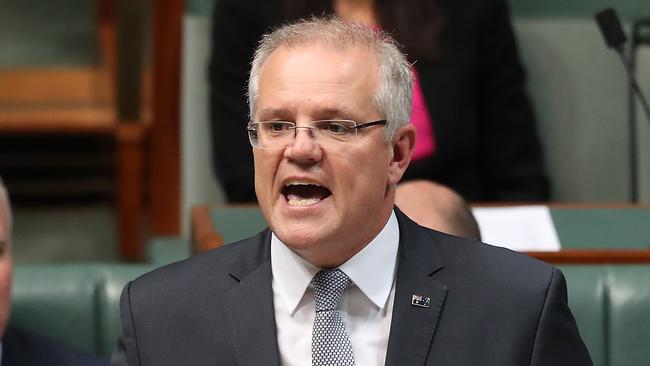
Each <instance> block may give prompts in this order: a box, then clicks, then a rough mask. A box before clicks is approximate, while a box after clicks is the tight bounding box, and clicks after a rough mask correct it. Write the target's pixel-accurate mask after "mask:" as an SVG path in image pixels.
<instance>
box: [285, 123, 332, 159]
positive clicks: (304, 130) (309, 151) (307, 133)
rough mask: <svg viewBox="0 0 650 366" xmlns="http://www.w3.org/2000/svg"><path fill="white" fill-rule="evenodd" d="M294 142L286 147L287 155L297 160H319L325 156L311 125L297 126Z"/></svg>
mask: <svg viewBox="0 0 650 366" xmlns="http://www.w3.org/2000/svg"><path fill="white" fill-rule="evenodd" d="M295 134H296V135H295V137H294V139H293V142H292V143H291V144H290V145H289V146H287V148H286V149H285V156H286V157H287V158H289V159H291V160H294V161H297V162H317V161H320V159H321V158H322V156H323V151H322V149H321V147H320V146H319V145H318V143H317V142H316V136H315V135H314V131H313V130H311V129H310V128H309V127H300V126H298V127H296V130H295Z"/></svg>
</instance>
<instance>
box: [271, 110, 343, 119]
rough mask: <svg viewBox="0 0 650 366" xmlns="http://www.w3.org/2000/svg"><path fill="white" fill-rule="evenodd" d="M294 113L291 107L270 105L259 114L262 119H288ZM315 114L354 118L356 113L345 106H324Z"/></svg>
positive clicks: (318, 116) (323, 116)
mask: <svg viewBox="0 0 650 366" xmlns="http://www.w3.org/2000/svg"><path fill="white" fill-rule="evenodd" d="M293 113H294V111H293V110H292V109H289V108H273V107H268V108H264V109H262V110H261V111H260V113H259V114H258V115H259V116H260V120H268V119H269V118H280V119H284V120H288V119H289V118H287V117H289V116H291V115H293ZM313 115H314V118H315V119H328V118H336V119H353V120H354V113H352V112H351V111H349V110H347V109H345V108H322V109H318V110H316V111H315V112H314V113H313Z"/></svg>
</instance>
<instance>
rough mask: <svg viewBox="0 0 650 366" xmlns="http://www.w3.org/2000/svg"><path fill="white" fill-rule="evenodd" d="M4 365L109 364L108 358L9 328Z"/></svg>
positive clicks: (6, 335) (4, 341)
mask: <svg viewBox="0 0 650 366" xmlns="http://www.w3.org/2000/svg"><path fill="white" fill-rule="evenodd" d="M1 365H2V366H108V360H106V359H101V358H98V357H95V356H91V355H86V354H82V353H79V352H77V351H74V350H72V349H70V348H68V347H66V346H65V345H63V344H61V343H59V342H56V341H54V340H51V339H48V338H45V337H41V336H39V335H36V334H31V333H27V332H24V331H21V330H18V329H16V328H11V327H9V328H7V331H6V332H5V335H4V336H3V337H2V363H1Z"/></svg>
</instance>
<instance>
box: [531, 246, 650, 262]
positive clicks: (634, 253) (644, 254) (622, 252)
mask: <svg viewBox="0 0 650 366" xmlns="http://www.w3.org/2000/svg"><path fill="white" fill-rule="evenodd" d="M526 254H528V255H530V256H531V257H533V258H537V259H539V260H542V261H544V262H548V263H552V264H632V263H650V250H647V249H629V250H626V249H616V250H614V249H603V250H591V249H563V250H560V251H558V252H526Z"/></svg>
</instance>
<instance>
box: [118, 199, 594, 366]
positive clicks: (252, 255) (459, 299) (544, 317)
mask: <svg viewBox="0 0 650 366" xmlns="http://www.w3.org/2000/svg"><path fill="white" fill-rule="evenodd" d="M398 222H399V229H400V243H399V254H398V267H397V281H396V290H395V304H394V307H393V318H392V325H391V331H390V338H389V342H388V353H387V356H386V357H387V359H386V365H391V366H402V365H408V366H415V365H436V366H446V365H472V366H476V365H495V366H497V365H498V366H508V365H512V366H522V365H553V366H562V365H566V366H582V365H591V360H590V358H589V354H588V352H587V349H586V348H585V345H584V344H583V342H582V340H581V338H580V335H579V333H578V329H577V327H576V324H575V322H574V319H573V316H572V315H571V312H570V311H569V308H568V306H567V295H566V285H565V281H564V278H563V276H562V273H561V272H560V271H559V270H557V269H555V268H553V267H551V266H549V265H547V264H544V263H542V262H539V261H536V260H533V259H531V258H529V257H526V256H524V255H520V254H517V253H513V252H511V251H509V250H506V249H501V248H496V247H492V246H489V245H485V244H481V243H478V242H474V241H470V240H467V239H461V238H457V237H454V236H450V235H446V234H443V233H440V232H437V231H432V230H429V229H425V228H423V227H420V226H418V225H417V224H415V223H414V222H412V221H411V220H410V219H408V218H407V217H406V216H404V215H403V214H401V213H399V212H398ZM412 295H421V296H424V297H428V298H430V300H431V301H430V307H428V308H423V307H417V306H413V305H411V298H412ZM120 307H121V314H122V324H123V336H122V337H121V338H120V340H119V342H118V348H117V350H116V352H115V353H114V355H113V364H114V365H156V366H163V365H193V366H200V365H240V366H243V365H251V366H252V365H279V355H278V346H277V340H276V325H275V320H274V319H275V318H274V310H273V293H272V287H271V261H270V232H269V231H268V230H267V231H264V232H262V233H261V234H259V235H257V236H255V237H252V238H249V239H246V240H243V241H240V242H238V243H234V244H230V245H227V246H225V247H223V248H221V249H217V250H215V251H212V252H208V253H206V254H203V255H199V256H197V257H194V258H191V259H188V260H185V261H182V262H178V263H175V264H172V265H169V266H166V267H163V268H161V269H158V270H155V271H153V272H151V273H149V274H146V275H144V276H143V277H140V278H139V279H137V280H135V281H133V282H131V283H130V284H128V285H127V286H126V287H125V289H124V292H123V294H122V299H121V304H120Z"/></svg>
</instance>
